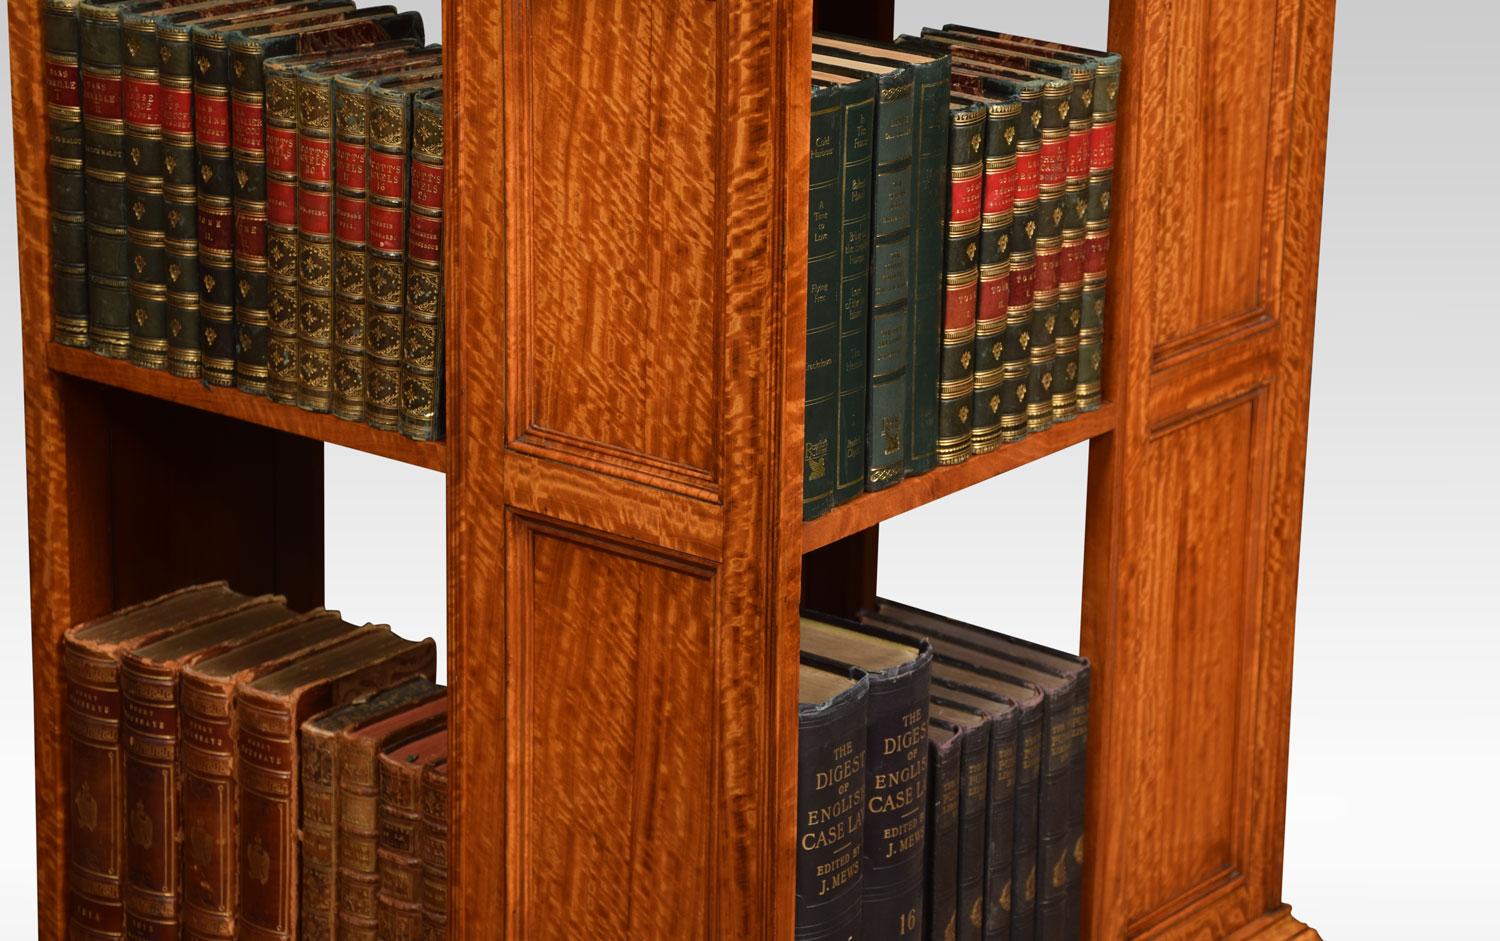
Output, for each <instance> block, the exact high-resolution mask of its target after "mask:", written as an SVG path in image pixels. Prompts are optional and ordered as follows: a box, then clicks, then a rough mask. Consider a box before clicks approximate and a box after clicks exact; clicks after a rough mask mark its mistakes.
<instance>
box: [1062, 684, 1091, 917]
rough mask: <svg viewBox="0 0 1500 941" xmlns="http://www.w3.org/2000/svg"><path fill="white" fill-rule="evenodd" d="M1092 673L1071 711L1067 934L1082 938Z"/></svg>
mask: <svg viewBox="0 0 1500 941" xmlns="http://www.w3.org/2000/svg"><path fill="white" fill-rule="evenodd" d="M1089 679H1090V676H1089V673H1088V672H1087V671H1086V672H1084V674H1083V676H1082V677H1081V678H1080V679H1079V683H1078V688H1077V690H1076V691H1075V694H1074V699H1073V707H1072V709H1070V710H1069V711H1068V734H1069V741H1070V748H1069V757H1068V761H1069V783H1068V840H1067V845H1068V855H1069V859H1068V863H1067V865H1068V887H1067V914H1066V916H1065V928H1064V934H1065V936H1066V937H1067V938H1069V939H1070V941H1071V939H1077V938H1080V937H1082V925H1081V924H1080V922H1081V920H1082V917H1083V851H1084V847H1083V840H1084V810H1085V798H1086V777H1087V775H1086V770H1087V764H1088V733H1089Z"/></svg>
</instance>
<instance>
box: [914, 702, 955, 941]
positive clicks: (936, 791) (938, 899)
mask: <svg viewBox="0 0 1500 941" xmlns="http://www.w3.org/2000/svg"><path fill="white" fill-rule="evenodd" d="M927 752H928V758H927V776H928V777H927V781H928V783H927V880H926V881H927V886H926V888H927V896H926V900H925V901H926V905H927V910H926V912H925V915H926V918H927V927H926V929H925V930H924V931H923V933H922V937H923V938H924V939H926V941H953V939H955V938H956V937H957V931H958V795H959V790H960V766H961V764H962V760H961V759H962V758H963V745H962V743H961V741H960V739H959V730H958V729H957V728H955V727H954V726H951V725H948V724H947V723H945V722H943V721H941V720H939V719H929V720H928V723H927Z"/></svg>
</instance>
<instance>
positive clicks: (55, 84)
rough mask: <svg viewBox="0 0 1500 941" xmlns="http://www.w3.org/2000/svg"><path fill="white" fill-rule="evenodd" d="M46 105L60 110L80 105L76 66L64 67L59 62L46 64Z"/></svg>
mask: <svg viewBox="0 0 1500 941" xmlns="http://www.w3.org/2000/svg"><path fill="white" fill-rule="evenodd" d="M46 81H47V104H49V105H57V106H58V107H60V108H77V107H79V104H80V99H79V97H78V65H77V64H76V63H74V64H72V65H64V64H62V63H61V62H51V61H49V62H48V63H47V79H46Z"/></svg>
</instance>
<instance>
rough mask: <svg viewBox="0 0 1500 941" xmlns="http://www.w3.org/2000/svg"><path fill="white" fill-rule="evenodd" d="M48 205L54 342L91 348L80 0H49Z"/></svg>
mask: <svg viewBox="0 0 1500 941" xmlns="http://www.w3.org/2000/svg"><path fill="white" fill-rule="evenodd" d="M42 44H43V46H44V49H43V52H44V53H45V55H46V58H47V62H46V83H47V197H48V199H47V205H48V210H49V219H48V222H49V224H50V225H51V227H52V242H51V244H52V340H53V342H55V343H61V344H62V345H64V346H79V347H86V346H88V345H89V298H88V234H87V230H86V229H85V219H84V203H83V161H84V157H83V83H82V79H81V77H80V74H79V66H78V0H45V3H44V5H43V7H42Z"/></svg>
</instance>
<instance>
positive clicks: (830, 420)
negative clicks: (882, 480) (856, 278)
mask: <svg viewBox="0 0 1500 941" xmlns="http://www.w3.org/2000/svg"><path fill="white" fill-rule="evenodd" d="M844 94H845V92H844V87H843V86H842V85H834V86H830V87H826V88H814V89H813V90H812V105H811V107H812V119H811V124H810V127H809V140H810V141H811V150H810V152H809V154H808V187H807V369H806V375H805V378H804V383H803V409H802V425H803V435H802V518H803V519H807V520H810V519H816V518H817V517H819V516H822V515H823V514H824V513H826V512H828V510H830V509H831V508H832V507H833V494H834V477H835V471H834V461H835V459H836V458H837V450H838V448H837V438H838V406H839V385H838V356H839V266H840V264H841V260H840V259H841V255H842V253H841V237H842V234H843V228H844V221H843V212H842V209H843V205H842V200H843V193H842V190H841V188H840V185H839V183H840V174H841V172H842V170H843V164H844V126H843V125H844Z"/></svg>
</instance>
